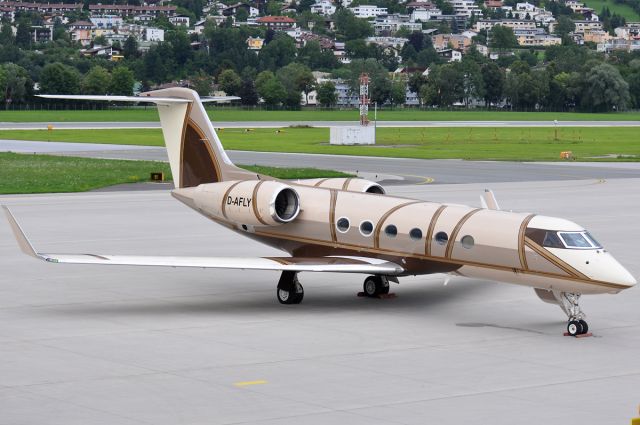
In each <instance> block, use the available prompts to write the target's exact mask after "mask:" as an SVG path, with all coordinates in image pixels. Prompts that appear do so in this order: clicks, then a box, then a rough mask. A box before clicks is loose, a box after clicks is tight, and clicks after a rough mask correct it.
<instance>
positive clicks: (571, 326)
mask: <svg viewBox="0 0 640 425" xmlns="http://www.w3.org/2000/svg"><path fill="white" fill-rule="evenodd" d="M567 333H568V334H569V335H571V336H576V335H580V334H582V325H581V324H580V322H579V321H577V320H571V321H570V322H569V323H567Z"/></svg>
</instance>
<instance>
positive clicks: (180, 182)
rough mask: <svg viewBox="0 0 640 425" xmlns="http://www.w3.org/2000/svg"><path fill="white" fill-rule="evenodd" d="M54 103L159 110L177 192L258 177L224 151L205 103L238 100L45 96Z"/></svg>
mask: <svg viewBox="0 0 640 425" xmlns="http://www.w3.org/2000/svg"><path fill="white" fill-rule="evenodd" d="M41 97H45V98H53V99H74V100H105V101H111V102H149V103H154V104H156V105H157V106H158V113H159V115H160V125H161V127H162V134H163V136H164V142H165V145H166V147H167V155H168V156H169V165H170V166H171V173H172V174H173V181H174V184H175V187H176V188H185V187H194V186H198V185H200V184H203V183H217V182H222V181H227V180H251V179H256V178H258V177H257V175H256V174H254V173H251V172H249V171H246V170H243V169H241V168H238V167H236V166H235V165H234V164H233V163H232V162H231V160H230V159H229V157H228V156H227V154H226V153H225V151H224V148H223V147H222V143H220V139H219V138H218V134H217V133H216V131H215V129H214V127H213V125H212V124H211V121H210V120H209V117H208V116H207V112H206V111H205V109H204V106H203V102H219V101H225V100H231V99H237V98H234V97H205V98H202V99H201V98H200V96H199V95H198V93H196V92H195V91H193V90H191V89H186V88H180V87H176V88H169V89H163V90H155V91H150V92H146V93H142V94H141V95H140V96H93V95H88V96H82V95H77V96H75V95H41Z"/></svg>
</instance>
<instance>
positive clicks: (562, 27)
mask: <svg viewBox="0 0 640 425" xmlns="http://www.w3.org/2000/svg"><path fill="white" fill-rule="evenodd" d="M575 30H576V24H575V23H574V22H573V20H572V19H571V18H570V17H568V16H564V15H562V16H559V17H558V23H557V24H556V27H555V30H554V32H555V33H556V34H557V35H559V36H560V37H561V38H562V40H563V44H568V43H565V39H568V38H569V33H572V32H573V31H575Z"/></svg>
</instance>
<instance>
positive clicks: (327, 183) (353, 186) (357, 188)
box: [296, 177, 385, 195]
mask: <svg viewBox="0 0 640 425" xmlns="http://www.w3.org/2000/svg"><path fill="white" fill-rule="evenodd" d="M296 183H297V184H301V185H304V186H314V187H323V188H325V189H339V190H346V191H347V192H360V193H377V194H380V195H383V194H384V193H385V191H384V189H383V188H382V186H380V185H379V184H378V183H376V182H372V181H371V180H366V179H359V178H354V177H339V178H331V179H305V180H297V181H296Z"/></svg>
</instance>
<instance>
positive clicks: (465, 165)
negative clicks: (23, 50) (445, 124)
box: [0, 140, 640, 185]
mask: <svg viewBox="0 0 640 425" xmlns="http://www.w3.org/2000/svg"><path fill="white" fill-rule="evenodd" d="M7 151H10V152H21V153H46V154H53V155H69V156H79V157H88V158H106V159H129V160H146V161H168V159H167V151H166V149H165V148H164V147H149V146H135V145H131V146H129V145H108V144H94V143H66V142H35V141H34V142H32V141H23V140H0V152H7ZM227 153H228V154H229V157H230V158H231V159H232V160H233V161H234V162H236V163H238V164H245V165H252V164H258V165H271V166H279V167H315V168H324V169H334V170H340V171H347V172H351V173H356V172H357V174H358V175H360V176H361V177H364V178H368V179H372V180H376V181H381V182H383V183H384V184H387V185H390V184H431V183H435V184H447V183H493V182H518V181H554V180H576V179H587V180H589V179H613V178H640V163H638V162H633V163H624V162H604V163H596V162H585V163H576V162H550V163H538V162H508V161H500V162H493V161H463V160H422V159H411V158H377V157H365V156H349V155H314V154H297V153H274V152H248V151H227Z"/></svg>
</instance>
